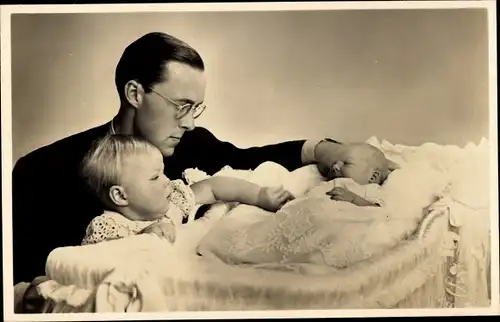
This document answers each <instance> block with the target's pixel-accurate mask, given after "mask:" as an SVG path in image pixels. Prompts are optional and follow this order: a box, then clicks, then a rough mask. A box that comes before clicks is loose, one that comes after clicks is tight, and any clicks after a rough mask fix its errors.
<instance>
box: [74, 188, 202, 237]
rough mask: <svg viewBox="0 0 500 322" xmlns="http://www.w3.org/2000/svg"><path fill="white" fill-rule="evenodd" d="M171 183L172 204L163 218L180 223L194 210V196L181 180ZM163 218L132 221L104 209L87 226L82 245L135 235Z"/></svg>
mask: <svg viewBox="0 0 500 322" xmlns="http://www.w3.org/2000/svg"><path fill="white" fill-rule="evenodd" d="M172 185H173V188H174V190H173V192H172V193H171V195H170V197H169V198H170V201H171V202H172V205H171V207H170V209H169V211H168V212H167V213H166V214H165V218H167V219H169V220H171V221H172V222H173V223H175V224H177V223H181V222H182V220H183V219H184V218H189V216H190V214H191V213H192V212H193V211H194V208H195V198H194V193H193V191H192V190H191V188H190V187H188V186H187V185H185V184H184V183H183V182H182V180H174V181H172ZM165 218H161V219H157V220H154V221H133V220H130V219H127V218H125V217H124V216H122V215H121V214H119V213H117V212H113V211H104V213H103V214H102V215H100V216H97V217H95V218H94V219H93V220H92V221H91V222H90V224H89V225H88V226H87V229H86V232H85V237H84V238H83V240H82V245H87V244H96V243H100V242H102V241H106V240H113V239H119V238H124V237H127V236H130V235H135V234H137V233H139V232H140V231H141V230H143V229H144V228H146V227H147V226H149V225H151V224H153V223H155V222H158V221H160V220H164V219H165Z"/></svg>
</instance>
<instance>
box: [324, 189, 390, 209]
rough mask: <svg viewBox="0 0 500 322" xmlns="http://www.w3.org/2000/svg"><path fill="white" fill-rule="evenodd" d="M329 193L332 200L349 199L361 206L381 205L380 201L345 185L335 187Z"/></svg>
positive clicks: (348, 200)
mask: <svg viewBox="0 0 500 322" xmlns="http://www.w3.org/2000/svg"><path fill="white" fill-rule="evenodd" d="M327 195H329V196H330V198H331V199H332V200H337V201H347V202H350V203H352V204H354V205H356V206H359V207H380V204H379V203H377V202H374V201H371V200H368V199H365V198H364V197H361V196H359V195H357V194H355V193H354V192H352V191H350V190H348V189H346V188H343V187H336V188H333V189H332V190H331V191H329V192H327Z"/></svg>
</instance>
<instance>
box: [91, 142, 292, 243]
mask: <svg viewBox="0 0 500 322" xmlns="http://www.w3.org/2000/svg"><path fill="white" fill-rule="evenodd" d="M81 174H82V177H83V178H84V180H85V181H86V183H87V185H88V187H89V188H90V189H91V190H92V192H93V193H94V194H95V195H96V196H97V197H98V198H99V199H100V200H101V201H102V202H103V204H104V205H105V206H106V208H107V210H105V211H104V213H103V214H102V215H100V216H98V217H96V218H94V219H93V220H92V221H91V222H90V224H89V225H88V227H87V230H86V234H85V237H84V238H83V241H82V244H83V245H86V244H95V243H99V242H102V241H107V240H112V239H118V238H123V237H127V236H130V235H134V234H144V233H153V234H156V235H159V236H160V237H165V238H167V239H168V240H169V241H170V242H172V243H173V242H174V241H175V225H176V224H178V223H180V222H182V218H183V217H189V215H190V214H192V213H193V211H194V208H195V205H199V204H212V203H215V202H217V201H224V202H239V203H243V204H248V205H254V206H257V207H260V208H263V209H266V210H269V211H276V210H278V209H279V208H280V207H281V206H282V205H283V204H285V203H286V202H287V201H289V200H291V199H293V196H292V195H291V194H290V193H289V192H288V191H285V190H284V189H282V188H271V187H261V186H258V185H255V184H253V183H250V182H248V181H245V180H241V179H236V178H228V177H212V178H209V179H206V180H202V181H200V182H198V183H195V184H193V185H191V186H187V185H185V184H184V183H183V182H182V180H174V181H170V180H169V179H168V178H167V177H166V176H165V175H164V173H163V156H162V154H161V152H160V151H159V150H158V149H157V148H156V147H154V146H153V145H151V144H150V143H149V142H147V141H146V140H143V139H139V138H136V137H132V136H123V135H111V136H106V137H104V138H102V139H100V140H98V141H97V142H95V143H94V145H93V146H92V148H91V149H90V151H89V152H88V153H87V155H86V156H85V158H84V160H83V162H82V167H81Z"/></svg>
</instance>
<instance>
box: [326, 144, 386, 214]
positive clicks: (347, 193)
mask: <svg viewBox="0 0 500 322" xmlns="http://www.w3.org/2000/svg"><path fill="white" fill-rule="evenodd" d="M354 151H355V152H354V155H353V160H352V162H345V161H337V162H336V163H335V164H334V165H333V166H332V167H331V169H330V171H329V172H328V179H333V180H331V181H330V182H328V183H327V185H328V186H329V187H331V188H332V189H331V190H330V191H328V192H327V195H329V196H330V197H331V199H332V200H337V201H347V202H350V203H352V204H354V205H356V206H360V207H363V206H375V207H376V206H381V205H382V204H383V198H382V197H381V190H380V186H381V185H382V184H383V183H384V181H385V180H386V179H387V177H388V175H389V160H387V158H386V157H385V155H384V153H382V151H380V150H379V149H377V148H376V147H374V146H372V145H370V144H368V143H359V144H358V145H357V148H356V149H355V150H354Z"/></svg>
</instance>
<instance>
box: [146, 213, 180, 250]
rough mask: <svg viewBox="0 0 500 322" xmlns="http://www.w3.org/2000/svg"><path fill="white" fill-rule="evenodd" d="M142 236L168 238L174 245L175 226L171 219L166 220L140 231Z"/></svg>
mask: <svg viewBox="0 0 500 322" xmlns="http://www.w3.org/2000/svg"><path fill="white" fill-rule="evenodd" d="M140 234H154V235H157V236H159V237H162V238H166V239H167V240H168V241H169V242H171V243H172V244H173V243H174V242H175V225H174V223H173V222H172V221H171V220H170V219H168V218H165V219H162V220H160V221H158V222H156V223H154V224H151V225H149V226H147V227H146V228H144V229H143V230H141V231H140Z"/></svg>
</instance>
